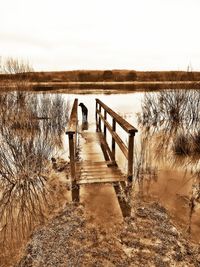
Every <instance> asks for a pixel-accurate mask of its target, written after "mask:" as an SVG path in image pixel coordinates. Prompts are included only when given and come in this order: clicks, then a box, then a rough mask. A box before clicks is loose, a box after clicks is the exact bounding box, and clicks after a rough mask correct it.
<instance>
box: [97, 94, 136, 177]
mask: <svg viewBox="0 0 200 267" xmlns="http://www.w3.org/2000/svg"><path fill="white" fill-rule="evenodd" d="M102 112H103V113H102ZM107 114H109V115H110V117H111V118H112V125H111V124H110V123H109V122H108V120H107ZM102 122H103V124H104V125H103V131H102ZM116 123H118V124H119V125H120V126H121V127H122V129H123V130H124V131H125V132H126V133H128V146H127V145H126V144H125V143H124V142H123V141H122V139H121V138H120V136H119V135H118V134H117V133H116ZM96 125H97V131H101V132H102V133H103V135H104V138H105V139H106V132H107V129H108V131H109V132H110V134H111V136H112V145H111V149H110V147H109V146H108V145H107V148H108V154H109V156H110V159H111V161H112V162H113V163H116V159H115V154H116V153H115V145H116V144H117V145H118V147H119V148H120V150H121V151H122V153H123V154H124V156H125V157H126V159H127V161H128V170H127V178H128V181H129V182H132V179H133V149H134V136H135V133H136V132H137V131H138V130H137V129H136V128H135V127H133V126H132V125H131V124H130V123H128V122H127V121H126V120H124V119H123V118H122V117H121V116H119V115H118V114H117V113H115V112H114V111H113V110H112V109H110V108H109V107H108V106H106V105H105V104H104V103H103V102H102V101H100V100H99V99H96Z"/></svg>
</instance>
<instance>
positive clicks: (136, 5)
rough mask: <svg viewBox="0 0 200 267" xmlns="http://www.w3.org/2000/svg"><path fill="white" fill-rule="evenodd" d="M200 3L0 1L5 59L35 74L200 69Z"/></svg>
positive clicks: (1, 45) (0, 37)
mask: <svg viewBox="0 0 200 267" xmlns="http://www.w3.org/2000/svg"><path fill="white" fill-rule="evenodd" d="M199 28H200V0H57V1H56V0H0V56H2V57H10V56H11V57H15V58H19V59H24V60H28V61H29V62H30V63H31V64H32V65H33V67H34V69H35V70H69V69H136V70H187V66H188V64H191V65H192V68H193V70H199V71H200V31H199Z"/></svg>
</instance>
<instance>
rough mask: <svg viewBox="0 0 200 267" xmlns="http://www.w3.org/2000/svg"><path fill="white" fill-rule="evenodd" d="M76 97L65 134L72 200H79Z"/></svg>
mask: <svg viewBox="0 0 200 267" xmlns="http://www.w3.org/2000/svg"><path fill="white" fill-rule="evenodd" d="M77 125H78V99H77V98H76V99H75V100H74V104H73V107H72V111H71V115H70V119H69V123H68V128H67V131H66V134H67V135H68V138H69V158H70V172H71V192H72V201H75V202H78V201H79V185H78V184H77V183H76V182H77V181H76V179H77V177H76V151H77V133H78V130H77Z"/></svg>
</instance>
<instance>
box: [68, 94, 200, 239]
mask: <svg viewBox="0 0 200 267" xmlns="http://www.w3.org/2000/svg"><path fill="white" fill-rule="evenodd" d="M151 94H152V93H151ZM153 94H156V93H153ZM65 97H66V99H68V100H69V101H70V102H71V103H73V100H74V99H75V98H78V99H79V103H80V102H83V103H84V104H85V105H86V106H87V108H88V112H89V113H88V121H89V130H91V131H94V130H95V108H96V102H95V99H96V98H98V99H100V100H101V101H102V102H103V103H105V104H106V105H107V106H109V107H110V108H111V109H113V110H114V111H115V112H116V113H118V114H119V115H121V116H122V117H123V118H124V119H126V120H127V121H128V122H129V123H130V124H132V125H133V126H134V127H136V128H137V129H138V130H139V132H138V133H136V136H135V148H134V150H135V151H134V156H135V163H134V167H135V170H137V169H139V170H138V172H139V176H140V178H141V177H142V178H143V180H144V181H143V187H142V189H143V195H144V197H145V198H147V199H151V200H155V201H158V202H160V203H161V204H162V205H163V206H164V207H165V208H166V209H167V210H169V212H170V214H171V216H172V217H173V218H174V221H175V222H176V223H177V224H178V225H180V226H182V227H183V228H184V230H187V228H188V224H189V210H190V209H189V205H190V198H191V194H192V185H193V181H194V179H195V178H194V176H193V175H191V170H192V167H195V166H196V165H195V164H196V163H195V164H192V163H191V162H190V166H189V167H188V165H187V164H185V163H184V164H182V163H181V162H180V159H179V158H177V157H176V158H175V157H173V153H172V154H171V156H170V157H167V156H166V155H163V158H162V159H159V158H160V156H161V155H162V154H164V150H163V152H162V143H161V150H160V151H153V150H154V148H153V146H152V143H153V142H155V140H153V139H152V142H149V143H148V144H147V146H148V148H149V149H147V147H146V148H145V153H146V154H145V157H144V155H143V154H142V152H143V151H142V150H143V149H141V146H142V145H141V137H142V135H141V132H142V129H141V126H140V125H138V117H137V114H138V113H141V112H142V103H143V100H144V93H143V92H135V93H128V94H115V95H104V94H97V95H95V94H84V95H82V94H69V95H65ZM78 116H79V120H80V122H81V116H82V114H81V108H80V107H79V110H78ZM108 120H109V119H108ZM117 133H118V134H119V135H120V137H121V138H122V140H123V141H124V142H125V143H127V134H126V133H125V132H124V131H123V130H122V129H120V127H117ZM110 141H111V136H110V135H109V134H108V136H107V142H108V143H109V144H110ZM116 146H117V145H116ZM146 151H147V152H146ZM147 154H148V155H147ZM158 154H159V157H158ZM146 156H147V157H146ZM145 160H146V162H145ZM140 161H141V162H142V165H144V166H142V167H141V166H140V163H141V162H140ZM147 161H148V162H147ZM183 161H185V159H183ZM117 163H118V165H119V167H120V168H121V169H122V170H123V171H124V172H125V173H126V168H127V165H126V160H125V158H124V156H123V154H122V153H120V151H119V149H118V150H117ZM194 165H195V166H194ZM138 166H139V167H138ZM140 168H142V170H141V169H140ZM136 176H137V173H135V177H136ZM196 204H198V203H196ZM198 215H199V210H198V205H196V208H195V212H194V214H193V217H192V222H191V226H192V231H191V236H192V238H193V239H195V240H196V241H199V239H200V225H199V224H198V221H197V217H198Z"/></svg>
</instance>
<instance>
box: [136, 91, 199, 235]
mask: <svg viewBox="0 0 200 267" xmlns="http://www.w3.org/2000/svg"><path fill="white" fill-rule="evenodd" d="M138 122H139V125H140V127H141V130H142V140H143V142H145V149H147V148H148V149H150V150H151V154H152V156H153V159H154V162H155V163H156V164H157V165H158V166H161V165H162V166H164V165H166V164H167V165H168V166H171V168H172V167H173V168H174V169H177V168H179V169H180V170H183V171H184V170H185V171H187V172H188V173H190V174H189V178H187V182H186V183H190V185H191V189H190V192H188V194H187V196H188V204H187V205H188V207H189V225H188V227H189V228H188V230H189V231H190V226H191V219H192V214H193V212H194V209H195V206H197V205H199V202H200V179H199V178H200V175H199V173H200V171H199V170H200V169H199V163H200V161H199V159H200V131H199V129H200V91H198V90H172V91H171V90H170V91H161V92H158V93H146V94H145V96H144V100H143V102H142V112H141V113H139V114H138ZM141 146H142V147H143V145H142V144H141ZM143 150H144V148H143V149H142V150H141V151H142V153H144V152H143ZM150 158H151V157H150ZM147 161H148V162H149V157H148V158H147ZM169 168H170V167H169Z"/></svg>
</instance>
